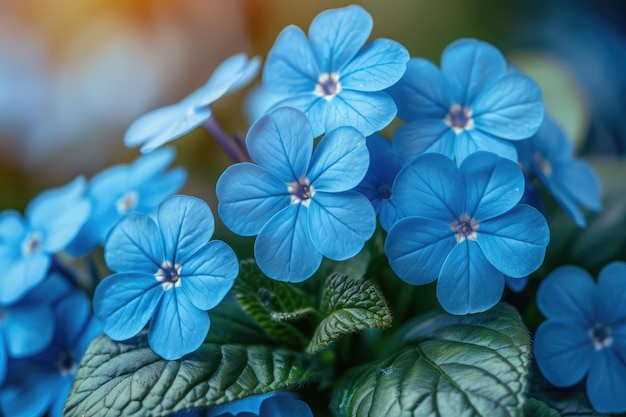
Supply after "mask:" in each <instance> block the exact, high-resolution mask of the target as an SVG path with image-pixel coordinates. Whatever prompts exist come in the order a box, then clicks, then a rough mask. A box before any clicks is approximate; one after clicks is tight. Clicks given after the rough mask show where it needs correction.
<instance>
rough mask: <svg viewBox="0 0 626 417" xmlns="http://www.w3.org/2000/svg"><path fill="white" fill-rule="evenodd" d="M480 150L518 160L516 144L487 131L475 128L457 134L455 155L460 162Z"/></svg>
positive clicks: (514, 160)
mask: <svg viewBox="0 0 626 417" xmlns="http://www.w3.org/2000/svg"><path fill="white" fill-rule="evenodd" d="M479 151H487V152H493V153H495V154H496V155H498V156H500V157H502V158H506V159H508V160H511V161H513V162H517V159H518V158H517V149H516V148H515V145H514V144H512V143H510V142H508V141H506V140H503V139H499V138H497V137H495V136H493V135H490V134H489V133H487V132H482V131H480V130H478V129H473V130H465V131H463V132H461V133H459V135H457V139H456V148H455V155H456V160H457V163H458V164H460V163H462V162H463V161H464V160H465V158H467V157H468V156H469V155H471V154H473V153H475V152H479Z"/></svg>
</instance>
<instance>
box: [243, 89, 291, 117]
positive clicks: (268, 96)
mask: <svg viewBox="0 0 626 417" xmlns="http://www.w3.org/2000/svg"><path fill="white" fill-rule="evenodd" d="M284 98H285V95H284V94H277V93H275V92H274V91H270V90H268V89H267V88H266V87H265V86H264V85H263V84H257V85H255V86H254V87H252V88H251V89H250V91H248V94H246V97H245V98H244V101H243V113H244V115H245V116H246V120H247V121H248V123H250V124H252V123H254V122H256V121H257V119H259V118H260V117H261V116H263V115H265V114H266V113H267V112H268V110H269V109H270V108H271V107H272V106H273V105H274V104H276V103H278V102H279V101H280V100H282V99H284Z"/></svg>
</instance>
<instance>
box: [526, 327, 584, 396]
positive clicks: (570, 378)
mask: <svg viewBox="0 0 626 417" xmlns="http://www.w3.org/2000/svg"><path fill="white" fill-rule="evenodd" d="M534 353H535V358H536V360H537V365H538V366H539V370H541V373H542V374H543V376H544V377H545V378H546V379H547V380H548V381H549V382H550V383H551V384H553V385H556V386H557V387H569V386H572V385H574V384H576V383H577V382H579V381H580V380H581V379H583V377H584V376H585V374H586V373H587V371H588V370H589V363H590V362H591V360H592V357H593V355H594V354H595V349H594V347H593V343H592V342H591V340H590V339H589V336H588V335H587V329H586V328H583V327H581V326H580V324H577V323H571V322H569V321H554V320H548V321H545V322H543V323H541V324H540V325H539V328H538V329H537V332H536V333H535V343H534Z"/></svg>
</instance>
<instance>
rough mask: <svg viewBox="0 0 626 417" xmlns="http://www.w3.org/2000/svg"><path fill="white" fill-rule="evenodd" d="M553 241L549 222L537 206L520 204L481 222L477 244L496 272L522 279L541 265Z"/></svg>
mask: <svg viewBox="0 0 626 417" xmlns="http://www.w3.org/2000/svg"><path fill="white" fill-rule="evenodd" d="M549 240H550V230H549V229H548V224H547V222H546V219H545V218H544V217H543V216H542V215H541V213H539V212H538V211H537V210H536V209H535V208H534V207H531V206H527V205H525V204H520V205H518V206H516V207H514V208H513V209H512V210H510V211H509V212H507V213H505V214H503V215H501V216H498V217H495V218H493V219H489V220H484V221H482V222H480V224H479V226H478V238H477V240H476V241H477V242H478V244H479V245H480V247H481V248H482V250H483V252H484V253H485V256H486V257H487V259H488V260H489V262H491V264H492V265H493V266H495V267H496V269H498V270H499V271H500V272H502V273H504V274H505V275H508V276H510V277H513V278H521V277H523V276H526V275H529V274H530V273H532V272H534V271H535V270H536V269H537V268H539V266H541V263H542V262H543V258H544V256H545V253H546V246H547V245H548V242H549Z"/></svg>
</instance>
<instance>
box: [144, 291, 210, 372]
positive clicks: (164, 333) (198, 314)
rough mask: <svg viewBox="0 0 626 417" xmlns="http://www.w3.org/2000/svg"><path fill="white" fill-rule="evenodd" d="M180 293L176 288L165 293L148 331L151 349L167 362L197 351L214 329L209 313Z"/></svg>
mask: <svg viewBox="0 0 626 417" xmlns="http://www.w3.org/2000/svg"><path fill="white" fill-rule="evenodd" d="M177 291H178V289H177V288H176V287H174V288H173V289H172V290H169V291H165V293H164V294H163V297H162V298H161V302H160V303H159V306H158V307H157V309H156V311H155V314H154V317H153V318H152V320H151V321H150V329H149V331H148V341H149V342H150V347H151V348H152V350H154V353H156V354H157V355H159V356H161V357H162V358H163V359H166V360H176V359H180V358H181V357H183V356H184V355H186V354H187V353H191V352H194V351H195V350H197V349H198V348H199V347H200V345H202V342H203V341H204V339H205V338H206V335H207V334H208V333H209V327H210V326H211V320H210V319H209V315H208V314H207V312H206V311H203V310H200V309H198V308H196V307H194V306H193V304H191V303H190V302H189V301H187V300H185V299H184V297H181V295H180V294H179V293H178V292H177Z"/></svg>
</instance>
